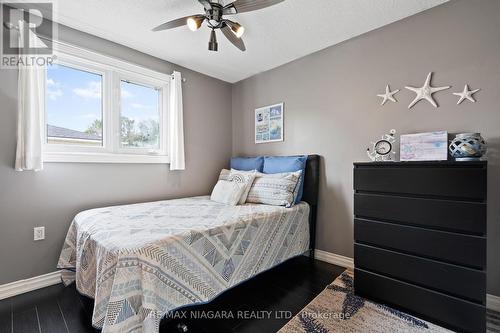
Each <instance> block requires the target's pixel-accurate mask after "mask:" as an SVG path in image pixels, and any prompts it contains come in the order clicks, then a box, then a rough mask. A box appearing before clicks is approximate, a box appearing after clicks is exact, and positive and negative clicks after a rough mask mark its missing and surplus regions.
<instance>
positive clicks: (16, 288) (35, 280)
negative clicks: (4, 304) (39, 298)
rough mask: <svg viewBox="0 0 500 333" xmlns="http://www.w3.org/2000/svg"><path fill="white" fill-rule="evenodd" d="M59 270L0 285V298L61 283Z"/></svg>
mask: <svg viewBox="0 0 500 333" xmlns="http://www.w3.org/2000/svg"><path fill="white" fill-rule="evenodd" d="M61 282H62V281H61V272H60V271H56V272H52V273H48V274H44V275H40V276H35V277H32V278H29V279H25V280H19V281H14V282H11V283H7V284H3V285H0V300H1V299H4V298H9V297H12V296H16V295H20V294H24V293H27V292H30V291H33V290H37V289H42V288H45V287H49V286H52V285H55V284H59V283H61Z"/></svg>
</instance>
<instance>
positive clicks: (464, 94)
mask: <svg viewBox="0 0 500 333" xmlns="http://www.w3.org/2000/svg"><path fill="white" fill-rule="evenodd" d="M479 90H481V89H475V90H469V85H468V84H466V85H465V87H464V91H462V92H461V93H453V95H456V96H459V97H460V99H459V100H458V102H457V105H458V104H460V103H462V102H463V101H464V100H466V99H467V100H469V101H471V102H472V103H476V100H475V99H474V97H472V95H473V94H474V93H477V92H478V91H479Z"/></svg>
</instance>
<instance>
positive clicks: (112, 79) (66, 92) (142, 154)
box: [44, 45, 170, 163]
mask: <svg viewBox="0 0 500 333" xmlns="http://www.w3.org/2000/svg"><path fill="white" fill-rule="evenodd" d="M169 80H170V75H165V74H163V73H158V72H154V71H151V70H148V69H145V68H142V67H139V66H135V65H131V64H129V63H125V62H122V61H119V60H116V59H112V58H109V57H106V56H101V55H98V54H95V53H92V52H90V51H85V50H81V49H76V48H73V47H69V46H67V45H62V46H60V48H59V50H58V52H57V62H56V63H55V64H54V65H52V66H49V67H48V68H47V72H46V86H45V101H46V102H45V104H46V105H45V118H44V119H45V128H46V137H45V146H44V161H46V162H103V163H113V162H117V163H122V162H123V163H168V156H167V134H168V133H167V111H168V95H169V86H168V85H169Z"/></svg>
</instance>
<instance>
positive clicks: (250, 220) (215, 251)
mask: <svg viewBox="0 0 500 333" xmlns="http://www.w3.org/2000/svg"><path fill="white" fill-rule="evenodd" d="M308 216H309V206H308V205H307V204H306V203H300V204H299V205H296V206H294V207H292V208H283V207H276V206H268V205H256V204H245V205H241V206H235V207H230V206H225V205H222V204H218V203H216V202H213V201H210V200H209V198H208V197H194V198H185V199H178V200H167V201H159V202H150V203H143V204H135V205H126V206H116V207H107V208H99V209H92V210H88V211H84V212H82V213H80V214H78V215H77V216H76V217H75V219H74V220H73V222H72V224H71V227H70V228H69V231H68V235H67V236H66V241H65V243H64V246H63V249H62V252H61V256H60V258H59V263H58V267H59V268H61V269H63V280H64V282H65V283H66V284H68V283H71V282H73V281H74V280H76V287H77V289H78V291H79V292H80V293H82V294H84V295H87V296H90V297H92V298H93V299H94V300H95V306H94V313H93V317H92V323H93V325H94V326H95V327H98V328H102V329H103V331H102V332H103V333H114V332H120V333H123V332H157V331H158V325H159V322H160V320H161V318H162V317H163V316H164V315H165V314H166V313H168V312H169V311H171V310H173V309H175V308H178V307H181V306H185V305H190V304H196V303H203V302H207V301H210V300H212V299H214V298H215V297H216V296H217V295H219V294H220V293H222V292H223V291H224V290H226V289H228V288H230V287H232V286H235V285H237V284H238V283H240V282H242V281H244V280H247V279H249V278H251V277H252V276H254V275H256V274H258V273H260V272H262V271H265V270H267V269H269V268H271V267H273V266H276V265H277V264H279V263H281V262H283V261H285V260H287V259H289V258H291V257H294V256H297V255H299V254H301V253H303V252H305V251H306V250H307V249H308V247H309V224H308Z"/></svg>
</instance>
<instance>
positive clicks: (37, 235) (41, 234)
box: [33, 227, 45, 241]
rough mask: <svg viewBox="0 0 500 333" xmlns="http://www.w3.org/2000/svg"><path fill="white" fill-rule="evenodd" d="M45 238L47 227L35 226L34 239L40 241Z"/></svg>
mask: <svg viewBox="0 0 500 333" xmlns="http://www.w3.org/2000/svg"><path fill="white" fill-rule="evenodd" d="M44 239H45V227H35V228H33V240H35V241H39V240H44Z"/></svg>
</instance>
